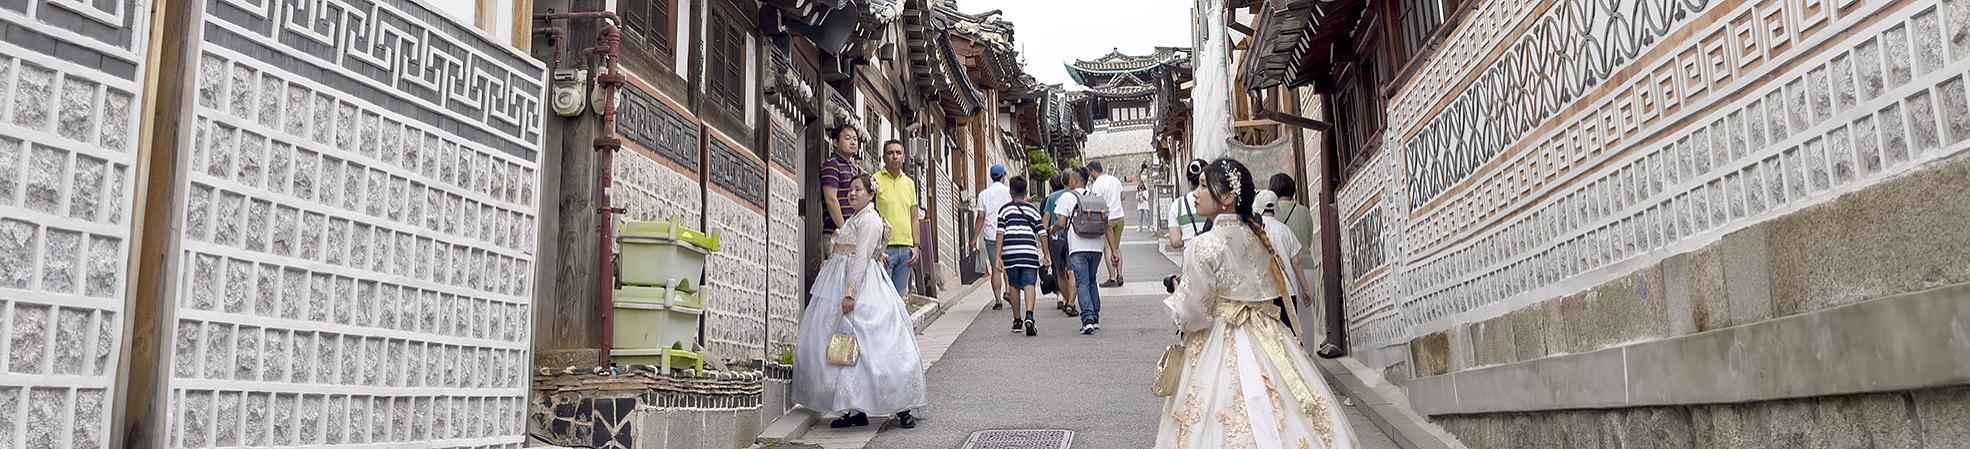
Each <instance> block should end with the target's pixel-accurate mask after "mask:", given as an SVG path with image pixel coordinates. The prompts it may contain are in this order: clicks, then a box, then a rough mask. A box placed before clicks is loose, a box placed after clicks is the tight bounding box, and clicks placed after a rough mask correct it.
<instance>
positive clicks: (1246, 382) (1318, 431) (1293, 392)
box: [1156, 158, 1355, 449]
mask: <svg viewBox="0 0 1970 449" xmlns="http://www.w3.org/2000/svg"><path fill="white" fill-rule="evenodd" d="M1199 184H1200V185H1199V186H1198V187H1197V190H1196V191H1195V193H1196V197H1197V207H1198V209H1200V210H1199V212H1201V213H1204V214H1207V215H1212V216H1215V217H1216V218H1215V220H1217V226H1215V230H1214V231H1212V232H1208V233H1205V234H1203V235H1200V236H1198V237H1197V238H1196V239H1195V241H1193V242H1191V243H1189V244H1187V245H1186V247H1185V248H1184V262H1183V280H1182V282H1181V283H1180V284H1179V285H1178V286H1177V291H1176V293H1175V294H1173V295H1171V296H1170V297H1169V299H1166V300H1164V304H1165V305H1167V306H1169V307H1170V310H1171V315H1172V316H1173V317H1174V318H1175V320H1176V323H1177V327H1178V329H1179V330H1181V331H1182V332H1183V335H1184V337H1183V342H1184V354H1183V358H1182V361H1181V362H1180V363H1179V365H1180V368H1181V377H1180V380H1179V381H1178V382H1177V384H1176V386H1175V389H1174V392H1173V394H1172V395H1171V396H1170V398H1169V399H1168V402H1166V403H1164V405H1163V414H1162V418H1161V421H1160V424H1159V426H1158V429H1157V434H1156V447H1159V448H1221V447H1240V448H1242V447H1258V448H1267V449H1272V448H1352V447H1354V446H1355V442H1354V441H1355V440H1354V434H1353V432H1352V431H1351V430H1350V429H1349V428H1348V423H1347V418H1346V416H1345V415H1344V414H1343V412H1342V409H1341V406H1340V403H1339V402H1337V401H1336V400H1335V396H1334V393H1333V391H1332V390H1331V389H1329V388H1328V387H1327V384H1326V383H1325V382H1324V381H1322V380H1321V377H1320V372H1319V371H1317V370H1315V368H1314V366H1313V361H1312V359H1310V358H1309V357H1308V356H1307V354H1306V352H1305V351H1302V350H1301V349H1300V346H1299V344H1298V338H1297V337H1296V336H1295V335H1294V332H1293V331H1292V329H1290V328H1288V327H1286V326H1284V325H1282V323H1281V322H1280V321H1281V314H1282V313H1289V312H1282V311H1281V309H1280V307H1279V306H1278V305H1276V304H1275V303H1274V300H1276V299H1278V298H1281V297H1283V296H1287V295H1288V294H1287V293H1286V287H1285V285H1284V284H1285V282H1284V280H1283V279H1281V278H1280V273H1281V270H1280V267H1279V262H1278V260H1279V259H1278V258H1277V257H1275V256H1274V255H1273V253H1274V251H1275V250H1274V249H1273V248H1272V244H1271V243H1270V242H1269V240H1270V239H1269V238H1268V237H1267V236H1266V234H1267V233H1266V232H1264V227H1263V226H1264V225H1263V224H1262V223H1261V222H1260V218H1259V216H1258V214H1257V213H1255V212H1253V211H1252V200H1253V185H1252V175H1251V173H1250V172H1248V171H1247V170H1246V169H1245V166H1244V165H1243V164H1240V163H1239V162H1238V161H1235V160H1232V159H1228V158H1227V159H1218V160H1216V161H1212V162H1211V163H1210V165H1209V166H1208V167H1207V169H1206V170H1205V176H1204V182H1202V183H1199ZM1172 369H1175V367H1173V368H1172Z"/></svg>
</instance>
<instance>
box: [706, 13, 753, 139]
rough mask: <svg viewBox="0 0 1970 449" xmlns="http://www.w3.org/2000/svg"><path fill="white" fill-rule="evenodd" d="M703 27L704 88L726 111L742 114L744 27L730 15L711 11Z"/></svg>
mask: <svg viewBox="0 0 1970 449" xmlns="http://www.w3.org/2000/svg"><path fill="white" fill-rule="evenodd" d="M712 19H713V20H710V21H709V22H710V23H709V24H707V26H706V29H705V42H706V51H707V52H708V53H709V54H708V55H707V56H709V57H708V58H706V59H705V90H706V91H707V92H708V93H709V94H710V95H711V100H712V101H713V102H715V103H717V104H718V106H719V107H721V108H724V109H725V110H727V111H729V112H732V113H738V114H743V113H744V111H745V108H746V95H748V93H747V89H746V71H745V67H746V34H747V33H746V30H747V27H746V26H745V25H743V22H740V21H739V20H737V19H736V18H735V17H733V14H731V13H727V12H724V11H722V10H720V11H718V12H717V13H715V14H713V16H712Z"/></svg>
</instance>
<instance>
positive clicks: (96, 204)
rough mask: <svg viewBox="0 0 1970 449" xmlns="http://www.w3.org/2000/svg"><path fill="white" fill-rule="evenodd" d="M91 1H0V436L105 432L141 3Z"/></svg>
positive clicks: (121, 285) (21, 441) (122, 265)
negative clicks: (0, 32) (2, 32)
mask: <svg viewBox="0 0 1970 449" xmlns="http://www.w3.org/2000/svg"><path fill="white" fill-rule="evenodd" d="M97 4H101V3H100V2H98V3H96V4H91V3H84V2H74V1H52V0H35V1H16V2H6V3H5V4H0V24H3V25H0V26H5V27H8V28H10V29H11V30H12V31H10V33H9V35H8V36H6V38H5V39H4V40H0V338H4V341H0V362H4V363H5V366H4V370H0V446H4V447H75V448H100V447H104V446H105V445H106V444H108V435H109V424H110V423H109V416H110V413H109V407H110V405H111V404H110V403H111V398H112V397H113V396H114V393H115V392H114V389H115V388H114V384H113V380H112V378H113V377H114V376H115V374H116V371H117V369H118V367H117V359H118V356H119V354H118V349H119V347H120V345H121V342H119V341H117V336H118V335H121V334H122V332H123V325H122V321H123V319H124V316H125V315H124V314H123V313H122V312H123V303H124V295H125V292H126V286H127V283H128V272H127V270H128V269H127V267H128V265H129V259H128V255H127V254H128V252H129V250H130V248H129V237H130V231H129V230H130V224H131V223H130V214H131V213H132V195H131V194H130V192H133V191H134V188H135V185H134V183H135V176H134V174H133V173H132V170H133V169H132V164H133V163H135V161H136V148H135V147H136V143H137V133H136V128H137V127H136V122H137V113H138V111H137V110H138V107H139V103H140V100H139V99H140V98H141V96H142V94H143V93H142V91H141V85H142V83H141V80H140V79H139V78H138V77H139V76H140V74H141V73H142V71H141V70H140V69H141V67H142V66H143V63H144V60H145V51H144V50H145V48H146V47H145V43H144V38H143V37H144V36H145V35H146V33H147V31H146V30H147V29H148V27H147V26H146V23H147V18H148V15H147V14H146V13H147V12H148V11H149V3H148V2H144V1H135V2H114V3H113V4H110V5H107V6H105V7H102V8H100V9H99V8H98V7H97V6H92V5H97ZM44 33H45V34H44Z"/></svg>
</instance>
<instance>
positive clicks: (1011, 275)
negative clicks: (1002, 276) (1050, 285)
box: [1006, 267, 1040, 288]
mask: <svg viewBox="0 0 1970 449" xmlns="http://www.w3.org/2000/svg"><path fill="white" fill-rule="evenodd" d="M1039 284H1040V269H1038V268H1033V267H1006V285H1009V286H1012V288H1026V287H1032V286H1035V285H1039Z"/></svg>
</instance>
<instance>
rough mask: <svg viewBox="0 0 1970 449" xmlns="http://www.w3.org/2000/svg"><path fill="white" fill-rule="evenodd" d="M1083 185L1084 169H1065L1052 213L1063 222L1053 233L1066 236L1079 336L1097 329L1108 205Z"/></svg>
mask: <svg viewBox="0 0 1970 449" xmlns="http://www.w3.org/2000/svg"><path fill="white" fill-rule="evenodd" d="M1087 183H1088V171H1087V169H1085V168H1080V167H1075V168H1071V169H1068V171H1067V188H1068V189H1069V191H1068V192H1067V193H1066V194H1063V195H1061V196H1060V200H1059V201H1058V202H1057V203H1056V204H1055V205H1054V213H1055V214H1058V215H1060V216H1064V217H1067V219H1066V220H1058V221H1055V223H1054V229H1053V231H1054V232H1056V233H1065V234H1066V235H1067V264H1068V266H1069V267H1071V268H1072V269H1073V271H1074V288H1075V295H1074V296H1075V299H1077V300H1078V301H1076V302H1079V303H1080V306H1081V335H1094V331H1096V330H1098V329H1101V289H1100V288H1098V287H1097V286H1096V285H1095V284H1096V281H1095V276H1096V272H1097V271H1098V270H1100V269H1101V262H1102V260H1101V254H1102V250H1103V249H1104V248H1105V247H1106V246H1107V242H1106V241H1105V237H1106V236H1107V235H1108V202H1107V201H1105V200H1104V199H1103V198H1102V197H1101V196H1100V195H1095V194H1094V193H1093V192H1090V191H1089V190H1088V189H1087Z"/></svg>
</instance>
